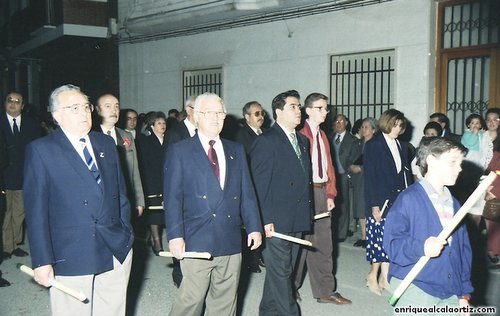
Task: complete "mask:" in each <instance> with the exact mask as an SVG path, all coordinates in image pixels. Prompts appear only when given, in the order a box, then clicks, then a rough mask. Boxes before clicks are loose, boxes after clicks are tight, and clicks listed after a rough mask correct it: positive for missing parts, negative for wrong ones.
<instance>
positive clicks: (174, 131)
mask: <svg viewBox="0 0 500 316" xmlns="http://www.w3.org/2000/svg"><path fill="white" fill-rule="evenodd" d="M189 137H191V135H190V134H189V130H188V128H187V126H186V124H185V123H184V121H182V122H179V124H176V125H174V126H173V127H172V128H169V129H167V132H166V133H165V142H166V145H167V146H168V145H170V144H173V143H177V142H178V141H180V140H183V139H186V138H189Z"/></svg>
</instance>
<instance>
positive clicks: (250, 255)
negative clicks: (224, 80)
mask: <svg viewBox="0 0 500 316" xmlns="http://www.w3.org/2000/svg"><path fill="white" fill-rule="evenodd" d="M242 111H243V117H244V118H245V124H244V125H243V126H242V127H241V128H240V129H239V130H238V132H237V134H236V138H235V140H236V141H237V142H238V143H240V144H242V145H243V147H245V152H246V154H247V157H248V156H249V154H250V148H251V147H252V144H253V142H254V141H255V139H256V138H257V136H259V135H260V134H262V124H264V117H265V116H266V112H264V110H263V109H262V105H260V103H259V102H257V101H250V102H247V103H246V104H245V105H244V106H243V110H242ZM243 264H244V266H246V267H247V268H248V270H249V271H250V272H255V273H260V272H262V270H261V269H260V267H261V266H262V267H264V266H265V265H264V262H263V261H262V259H261V252H260V248H259V249H256V250H254V251H249V249H248V248H246V247H244V248H243Z"/></svg>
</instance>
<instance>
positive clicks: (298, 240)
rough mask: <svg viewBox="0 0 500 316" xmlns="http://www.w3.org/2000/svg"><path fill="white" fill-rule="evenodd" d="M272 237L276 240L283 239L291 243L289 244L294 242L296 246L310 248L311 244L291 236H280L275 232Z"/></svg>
mask: <svg viewBox="0 0 500 316" xmlns="http://www.w3.org/2000/svg"><path fill="white" fill-rule="evenodd" d="M273 237H276V238H279V239H283V240H287V241H291V242H294V243H297V244H301V245H304V246H309V247H312V243H311V242H310V241H309V240H304V239H300V238H297V237H292V236H288V235H285V234H280V233H277V232H273Z"/></svg>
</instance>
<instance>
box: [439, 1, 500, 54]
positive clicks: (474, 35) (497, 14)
mask: <svg viewBox="0 0 500 316" xmlns="http://www.w3.org/2000/svg"><path fill="white" fill-rule="evenodd" d="M499 21H500V1H498V0H481V1H470V2H462V3H457V4H454V5H449V6H446V7H445V8H444V17H443V30H442V32H443V48H457V47H469V46H476V45H485V44H494V43H500V32H499Z"/></svg>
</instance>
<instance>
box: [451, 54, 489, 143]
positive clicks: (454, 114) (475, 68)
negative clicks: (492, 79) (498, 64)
mask: <svg viewBox="0 0 500 316" xmlns="http://www.w3.org/2000/svg"><path fill="white" fill-rule="evenodd" d="M489 69H490V58H489V57H488V56H481V57H470V58H457V59H450V60H449V61H448V98H447V105H446V109H447V116H448V117H449V119H450V122H451V123H452V124H451V125H452V129H453V130H454V131H455V133H457V134H462V133H463V132H464V128H465V124H464V122H465V119H466V118H467V116H469V115H470V114H471V113H477V114H480V115H481V116H483V117H484V114H485V113H486V111H487V110H488V103H489V98H488V95H489V93H490V91H489V76H490V72H489Z"/></svg>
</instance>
